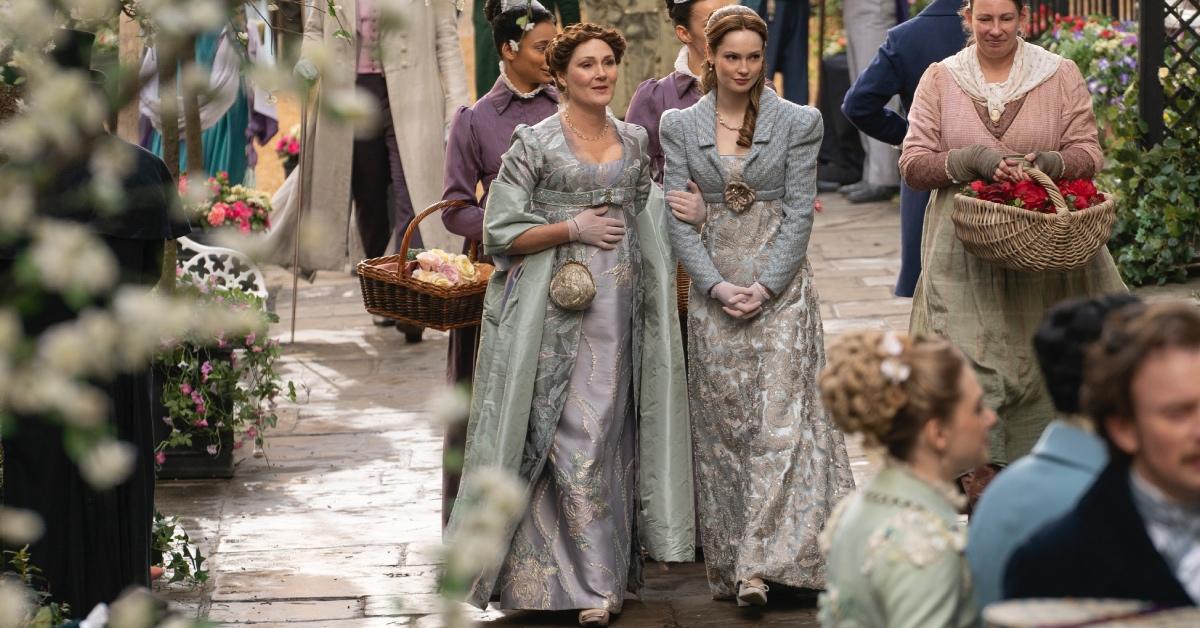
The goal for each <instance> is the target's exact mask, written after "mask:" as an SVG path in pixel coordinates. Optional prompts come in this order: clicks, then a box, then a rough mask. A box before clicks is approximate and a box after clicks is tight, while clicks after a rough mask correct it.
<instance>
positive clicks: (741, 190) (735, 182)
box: [724, 175, 754, 214]
mask: <svg viewBox="0 0 1200 628" xmlns="http://www.w3.org/2000/svg"><path fill="white" fill-rule="evenodd" d="M724 197H725V205H726V206H727V207H729V209H732V210H733V211H734V212H735V213H738V214H740V213H742V212H744V211H746V210H747V209H750V206H751V205H753V204H754V190H753V189H751V187H750V186H748V185H746V182H745V181H742V178H741V177H740V176H738V175H734V176H733V177H730V179H729V183H726V184H725V193H724Z"/></svg>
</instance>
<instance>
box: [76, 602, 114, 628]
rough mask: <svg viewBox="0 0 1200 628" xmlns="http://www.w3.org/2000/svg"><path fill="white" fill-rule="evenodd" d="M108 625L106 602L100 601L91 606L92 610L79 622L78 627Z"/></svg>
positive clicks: (101, 627)
mask: <svg viewBox="0 0 1200 628" xmlns="http://www.w3.org/2000/svg"><path fill="white" fill-rule="evenodd" d="M107 625H108V604H105V603H104V602H101V603H99V604H97V605H95V606H94V607H92V612H90V613H88V616H87V617H85V618H84V620H83V621H81V622H79V628H104V627H105V626H107Z"/></svg>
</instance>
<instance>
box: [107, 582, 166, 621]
mask: <svg viewBox="0 0 1200 628" xmlns="http://www.w3.org/2000/svg"><path fill="white" fill-rule="evenodd" d="M157 607H158V603H157V602H155V600H154V596H152V595H151V594H150V592H149V591H147V590H146V589H143V588H141V587H138V588H136V589H129V590H128V591H127V592H126V593H125V594H123V595H122V596H121V597H119V598H117V600H116V601H115V602H113V603H112V605H110V606H109V607H108V625H109V626H110V627H111V628H150V627H151V626H154V625H155V623H156V619H157V618H156V617H155V616H156V615H157V614H158V613H157Z"/></svg>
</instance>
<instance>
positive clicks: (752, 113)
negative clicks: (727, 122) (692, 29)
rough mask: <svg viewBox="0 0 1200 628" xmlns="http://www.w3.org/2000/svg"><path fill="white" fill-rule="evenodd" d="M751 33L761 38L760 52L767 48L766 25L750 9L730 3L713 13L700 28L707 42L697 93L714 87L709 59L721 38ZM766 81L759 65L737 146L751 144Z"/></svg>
mask: <svg viewBox="0 0 1200 628" xmlns="http://www.w3.org/2000/svg"><path fill="white" fill-rule="evenodd" d="M747 30H748V31H754V32H755V33H758V36H759V37H762V42H763V50H764V51H765V50H766V48H767V23H766V22H764V21H763V19H762V18H761V17H759V16H758V13H755V12H754V9H751V8H749V7H744V6H741V5H737V4H733V5H729V6H726V7H722V8H720V9H717V10H716V11H713V14H712V15H710V16H709V17H708V24H707V25H706V26H705V27H704V39H705V40H706V42H707V43H708V57H709V59H710V61H709V62H708V63H706V64H705V65H704V75H703V76H701V77H700V91H701V92H703V93H705V94H707V93H708V92H710V91H712V90H714V89H716V88H717V69H716V67H714V65H713V62H712V61H711V59H715V58H716V56H717V47H718V46H720V45H721V42H722V41H724V40H725V36H726V35H728V34H729V33H732V32H734V31H747ZM766 81H767V66H766V63H764V64H763V73H762V74H761V75H759V77H758V79H757V80H755V81H754V85H752V86H751V87H750V104H749V105H748V106H747V107H746V117H745V118H743V119H742V130H741V131H740V132H739V133H738V141H737V145H738V146H741V147H742V148H750V147H751V146H752V145H753V144H754V125H755V124H756V123H757V122H758V101H759V99H760V98H761V97H762V91H763V85H764V84H765V83H766Z"/></svg>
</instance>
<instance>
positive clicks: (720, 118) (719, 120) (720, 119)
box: [717, 111, 745, 131]
mask: <svg viewBox="0 0 1200 628" xmlns="http://www.w3.org/2000/svg"><path fill="white" fill-rule="evenodd" d="M743 115H744V114H743ZM717 124H720V125H721V126H723V127H725V128H727V129H729V130H730V131H741V130H742V127H741V126H729V123H728V122H726V121H725V116H722V115H721V112H720V111H718V112H717ZM742 125H743V126H744V125H745V118H744V117H743V119H742Z"/></svg>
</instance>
